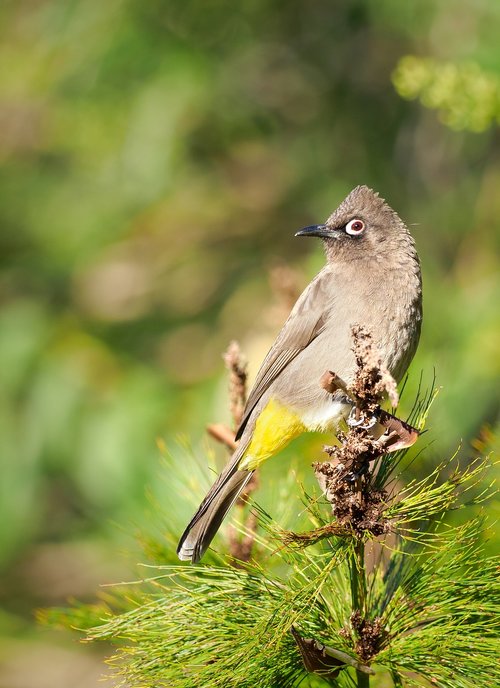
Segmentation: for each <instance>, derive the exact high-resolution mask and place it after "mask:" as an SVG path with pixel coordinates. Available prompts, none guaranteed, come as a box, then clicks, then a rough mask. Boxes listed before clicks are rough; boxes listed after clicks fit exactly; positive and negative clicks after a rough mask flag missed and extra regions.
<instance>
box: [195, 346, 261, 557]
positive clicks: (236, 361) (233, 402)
mask: <svg viewBox="0 0 500 688" xmlns="http://www.w3.org/2000/svg"><path fill="white" fill-rule="evenodd" d="M223 358H224V363H225V364H226V368H227V369H228V371H229V410H230V413H231V416H232V419H233V426H234V430H231V429H230V428H228V427H227V426H226V425H223V424H221V423H213V424H211V425H208V426H207V432H208V434H209V435H210V436H211V437H213V438H214V439H216V440H217V441H218V442H220V443H221V444H223V445H225V446H226V447H227V448H228V449H229V451H230V452H231V453H233V452H234V450H235V449H236V447H237V446H238V444H237V442H236V440H235V432H236V429H237V428H238V426H239V425H240V423H241V420H242V418H243V413H244V410H245V404H246V390H247V363H246V360H245V358H244V356H243V354H242V353H241V349H240V346H239V344H238V342H235V341H232V342H231V343H230V344H229V346H228V348H227V351H226V352H225V353H224V355H223ZM258 484H259V478H258V474H257V472H255V473H254V474H253V476H252V478H251V479H250V481H249V482H248V484H247V485H246V487H245V489H244V490H243V492H242V493H241V494H240V496H239V497H238V499H237V501H236V507H239V509H240V511H241V516H243V509H244V508H245V506H246V505H247V504H248V498H249V496H250V495H251V494H252V492H254V490H255V489H256V488H257V486H258ZM245 529H246V531H247V532H246V534H245V535H244V536H243V537H240V535H239V533H238V531H237V530H236V528H235V527H234V525H232V524H231V523H230V524H229V527H228V544H229V553H230V555H231V557H232V558H233V560H234V561H235V566H238V565H239V564H238V563H237V562H245V561H249V560H250V557H251V554H252V548H253V543H254V541H255V535H256V532H257V516H256V514H255V513H254V512H252V511H250V512H249V513H248V514H247V516H246V519H245Z"/></svg>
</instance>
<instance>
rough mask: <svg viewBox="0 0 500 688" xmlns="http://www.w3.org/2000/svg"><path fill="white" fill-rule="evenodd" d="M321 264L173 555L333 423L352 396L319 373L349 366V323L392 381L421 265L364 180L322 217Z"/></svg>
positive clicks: (189, 549) (416, 319)
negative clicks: (270, 463) (309, 434)
mask: <svg viewBox="0 0 500 688" xmlns="http://www.w3.org/2000/svg"><path fill="white" fill-rule="evenodd" d="M296 236H315V237H321V239H322V240H323V242H324V246H325V251H326V258H327V263H326V266H325V267H324V268H323V269H322V270H321V272H320V273H319V274H318V275H316V277H315V278H314V279H313V280H312V282H311V283H310V284H309V285H308V287H307V288H306V289H305V291H304V292H303V293H302V294H301V296H300V297H299V299H298V301H297V303H296V304H295V306H294V307H293V309H292V311H291V313H290V316H289V317H288V320H287V321H286V323H285V324H284V326H283V329H282V330H281V332H280V333H279V335H278V337H277V338H276V341H275V342H274V344H273V346H272V347H271V350H270V351H269V353H268V354H267V356H266V358H265V359H264V362H263V363H262V366H261V368H260V370H259V373H258V375H257V379H256V381H255V384H254V386H253V389H252V390H251V392H250V395H249V397H248V401H247V404H246V408H245V412H244V416H243V420H242V422H241V425H240V427H239V429H238V432H237V435H236V439H238V440H239V444H238V447H237V449H236V450H235V452H234V454H233V456H232V457H231V459H230V460H229V462H228V464H227V466H226V467H225V468H224V470H223V471H222V473H221V475H220V476H219V477H218V478H217V480H216V481H215V483H214V485H213V486H212V487H211V489H210V491H209V493H208V494H207V496H206V497H205V499H204V500H203V502H202V503H201V505H200V507H199V509H198V511H197V512H196V514H195V515H194V517H193V519H192V520H191V522H190V523H189V525H188V526H187V528H186V530H185V531H184V533H183V535H182V537H181V539H180V542H179V546H178V548H177V554H178V555H179V558H180V559H182V560H190V561H192V562H197V561H199V559H200V558H201V557H202V556H203V553H204V552H205V550H206V549H207V547H208V546H209V544H210V542H211V541H212V538H213V537H214V535H215V534H216V532H217V530H218V529H219V527H220V525H221V523H222V520H223V519H224V517H225V515H226V514H227V512H228V510H229V509H230V507H231V505H232V504H233V503H234V501H235V500H236V499H237V497H238V495H239V494H240V492H241V491H242V489H243V488H244V487H245V485H246V484H247V483H248V481H249V480H250V478H251V476H252V472H253V471H254V470H255V469H256V468H257V467H258V466H259V465H260V464H261V463H262V462H263V461H265V460H266V459H267V458H269V457H270V456H273V455H274V454H276V453H277V452H279V451H280V450H281V449H282V448H283V447H284V446H286V445H287V444H288V442H290V440H292V439H293V438H294V437H296V436H297V435H299V434H301V433H302V432H305V431H325V430H335V429H336V427H337V426H338V424H339V421H340V420H341V419H342V418H345V417H346V416H347V415H348V413H349V411H350V409H351V404H350V403H349V402H348V400H347V399H346V397H345V396H344V395H343V394H342V393H341V392H340V391H339V392H335V393H334V394H330V393H328V392H327V391H325V390H324V389H323V388H322V387H321V385H320V378H321V376H322V375H323V373H324V372H325V371H327V370H333V371H335V373H337V374H338V375H339V376H340V377H341V378H342V379H343V380H345V381H346V382H350V381H351V380H352V378H353V374H354V371H355V361H354V355H353V352H352V334H351V327H352V325H354V324H359V325H362V326H364V327H365V328H366V329H367V330H369V331H370V332H371V334H372V336H373V340H374V343H375V344H376V346H377V347H378V351H379V353H380V355H381V357H382V360H383V362H384V363H385V365H386V366H387V368H388V369H389V372H390V373H391V374H392V376H393V377H394V378H395V380H396V381H399V380H400V379H401V378H402V376H403V375H404V373H405V372H406V369H407V368H408V365H409V364H410V361H411V359H412V358H413V354H414V353H415V349H416V347H417V344H418V339H419V336H420V325H421V320H422V288H421V276H420V264H419V260H418V256H417V253H416V250H415V245H414V242H413V239H412V237H411V235H410V233H409V232H408V229H407V228H406V226H405V224H404V223H403V222H402V220H401V219H400V218H399V217H398V215H397V214H396V213H395V212H394V210H392V209H391V208H390V207H389V206H388V205H387V203H386V202H385V201H384V200H383V199H382V198H380V197H379V196H378V194H376V193H375V192H374V191H372V190H371V189H369V188H367V187H366V186H358V187H356V188H355V189H354V190H353V191H352V192H351V193H350V194H349V195H348V196H347V198H346V199H345V200H344V201H343V202H342V203H341V204H340V206H339V207H338V208H337V210H335V212H333V213H332V215H330V217H329V218H328V220H327V221H326V222H325V224H323V225H313V226H311V227H306V228H305V229H302V230H301V231H300V232H297V234H296Z"/></svg>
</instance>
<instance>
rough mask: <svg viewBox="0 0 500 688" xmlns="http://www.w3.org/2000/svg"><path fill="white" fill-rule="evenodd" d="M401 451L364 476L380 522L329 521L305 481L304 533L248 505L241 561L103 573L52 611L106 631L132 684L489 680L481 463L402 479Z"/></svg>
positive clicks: (495, 589)
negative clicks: (248, 551)
mask: <svg viewBox="0 0 500 688" xmlns="http://www.w3.org/2000/svg"><path fill="white" fill-rule="evenodd" d="M428 401H430V399H429V400H428ZM427 406H428V404H427V405H426V406H425V408H424V409H423V410H422V409H420V413H419V418H416V419H415V421H416V424H417V425H419V424H420V425H421V424H422V423H423V422H424V417H425V414H426V412H427ZM405 455H406V452H398V453H395V454H392V455H391V454H389V455H387V456H385V457H383V458H381V459H378V460H377V462H376V465H375V466H374V467H373V469H372V472H371V475H370V476H369V477H368V480H369V481H372V482H371V487H372V488H373V489H374V488H375V485H376V486H377V487H378V488H379V489H382V488H385V493H384V494H385V498H384V499H385V501H383V503H382V506H381V509H380V512H379V515H378V518H379V522H380V523H383V524H384V535H383V536H381V537H374V536H373V535H370V534H369V533H368V532H365V533H364V534H362V535H361V537H359V534H358V535H356V534H354V533H344V534H343V535H339V534H338V533H333V532H332V533H330V534H328V533H326V534H325V528H328V527H331V525H332V523H331V521H332V516H331V505H330V504H329V503H328V502H327V501H326V500H325V498H324V497H323V496H322V495H320V494H319V492H318V491H316V492H315V493H314V494H307V493H306V492H305V491H304V492H303V500H304V504H305V506H306V514H307V520H308V522H309V529H310V532H309V534H308V533H307V532H305V533H304V532H303V533H299V534H293V533H290V532H285V531H284V530H283V521H282V520H281V519H277V520H276V521H273V519H272V518H271V517H270V516H269V515H268V514H266V513H265V511H264V510H263V509H261V508H259V507H257V506H256V505H254V508H256V509H257V511H258V513H259V524H260V528H259V530H258V534H257V535H256V537H255V543H254V557H253V558H252V560H251V561H250V562H235V561H234V559H232V558H231V557H230V556H229V555H227V554H224V553H222V554H216V553H214V552H209V553H208V554H209V556H208V559H207V562H208V563H202V564H199V565H197V566H191V565H179V564H172V563H167V564H156V565H155V564H147V565H145V566H144V567H143V568H142V572H143V573H145V574H146V575H145V576H144V578H143V579H141V580H140V581H135V582H133V583H131V584H130V585H129V586H119V587H117V588H116V589H115V590H113V589H112V588H111V589H109V588H107V589H106V597H105V598H103V600H102V603H101V605H97V606H91V607H85V606H81V605H80V606H77V607H75V608H74V609H73V610H66V611H65V612H57V611H55V612H51V613H50V614H49V615H48V620H49V621H50V622H51V623H54V622H55V621H56V620H59V621H61V622H62V623H64V624H66V625H71V626H73V627H77V628H80V629H86V631H85V637H86V640H88V641H95V640H107V641H111V642H113V643H115V644H116V645H117V650H116V652H115V654H114V656H113V657H111V659H110V665H111V667H112V672H113V674H114V675H115V676H116V677H118V680H119V681H121V682H120V683H119V684H118V685H123V686H127V687H129V688H139V687H140V688H159V687H163V686H165V687H166V686H169V687H170V686H175V687H176V688H188V687H189V688H197V687H200V688H201V687H202V686H211V687H212V686H213V687H214V688H216V687H217V686H221V687H222V686H239V687H243V688H245V687H248V688H250V687H252V688H254V687H258V688H286V687H288V686H290V687H292V686H298V685H300V686H310V687H313V686H314V687H318V688H320V686H327V685H331V686H339V687H345V688H348V687H352V686H368V685H371V686H380V687H385V686H390V685H395V686H422V685H429V684H430V685H435V686H441V687H443V688H457V687H458V688H472V687H474V688H482V687H484V688H490V687H491V686H492V685H497V684H498V681H499V680H500V675H499V673H498V667H497V662H496V659H495V657H498V650H499V647H498V618H499V617H498V600H499V592H500V591H499V585H498V577H497V570H496V565H495V562H494V561H493V559H491V558H488V556H487V555H486V554H485V552H484V542H485V539H486V538H487V536H488V528H487V524H485V522H484V519H483V516H482V514H481V511H480V506H479V507H478V506H474V505H478V504H479V505H480V503H481V502H483V501H484V500H485V499H487V498H488V497H489V496H490V495H491V493H492V488H491V485H489V483H488V481H487V480H486V479H485V471H487V469H488V465H487V463H486V462H484V461H483V462H477V463H475V464H472V465H470V466H466V467H465V468H459V467H456V468H455V469H453V470H452V469H451V467H450V462H448V464H447V465H443V466H441V467H439V468H437V469H436V470H435V471H433V472H432V473H431V475H429V476H428V477H426V478H424V479H423V480H420V481H412V482H410V483H409V484H408V485H407V486H406V487H401V481H402V480H403V479H404V465H405V463H406V462H407V461H406V459H405ZM377 464H378V465H377ZM191 468H192V466H191ZM178 470H181V469H178ZM184 470H185V471H186V474H187V473H188V472H189V470H190V466H189V464H188V462H186V463H185V467H184ZM381 476H383V478H384V483H383V485H382V484H381ZM177 479H178V480H179V481H182V480H183V477H182V476H181V475H180V474H179V475H178V476H177ZM283 480H284V481H285V482H287V483H288V481H290V484H291V483H292V482H293V478H291V477H290V475H287V476H284V477H283ZM290 484H289V485H288V487H290ZM485 485H486V487H485ZM295 489H299V488H297V486H296V487H295ZM464 495H466V496H467V503H468V504H469V505H470V506H473V512H474V513H472V515H470V517H469V518H468V519H465V520H464V519H462V521H461V522H457V520H456V519H454V518H453V513H452V512H454V511H455V510H456V509H457V508H459V507H462V506H463V505H464V504H465V501H464ZM288 520H289V519H286V518H285V522H287V521H288ZM290 521H291V520H290ZM242 524H243V521H242V522H241V523H240V525H239V530H240V531H241V534H242V535H245V534H247V535H248V532H246V527H245V525H242ZM287 525H288V522H287ZM171 529H172V533H171V534H170V535H169V536H167V541H171V542H172V543H173V541H174V539H175V536H176V534H177V533H176V532H174V531H176V525H172V526H171ZM318 532H321V533H322V534H323V535H322V536H321V537H316V536H315V534H317V533H318ZM161 539H163V541H164V538H161ZM146 540H147V547H148V550H149V552H156V553H157V554H158V553H161V552H164V550H165V545H164V542H162V543H160V544H158V546H157V547H156V548H155V547H154V545H153V542H154V538H153V537H152V536H148V537H147V538H146ZM219 542H220V540H219ZM222 550H224V545H222ZM171 551H173V549H172V550H171ZM167 559H168V557H167ZM159 560H160V561H161V560H162V556H161V554H160V559H159ZM170 560H171V559H170ZM292 629H294V631H295V632H296V633H298V634H299V636H300V637H301V638H303V639H313V640H315V641H316V642H317V643H318V644H319V646H320V647H321V648H322V649H323V650H324V654H326V656H327V657H329V658H330V664H329V666H328V667H327V666H326V665H325V668H324V669H322V668H321V666H319V667H318V668H317V670H316V672H315V673H311V672H310V671H308V670H307V669H306V668H305V666H304V663H303V661H302V658H301V654H300V652H299V649H298V646H297V643H296V642H295V640H294V637H293V636H292V632H291V631H292ZM342 653H343V654H342ZM339 656H340V657H343V659H342V661H339V660H338V657H339ZM332 658H333V659H332ZM332 662H333V669H332ZM368 672H371V673H368Z"/></svg>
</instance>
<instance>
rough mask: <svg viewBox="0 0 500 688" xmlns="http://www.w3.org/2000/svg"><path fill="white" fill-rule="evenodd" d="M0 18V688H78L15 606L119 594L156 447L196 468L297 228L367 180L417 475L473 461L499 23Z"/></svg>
mask: <svg viewBox="0 0 500 688" xmlns="http://www.w3.org/2000/svg"><path fill="white" fill-rule="evenodd" d="M0 25H1V27H2V42H1V46H0V57H1V64H2V69H1V71H0V91H1V93H0V201H1V203H0V217H1V254H0V260H1V264H0V284H1V310H0V429H1V432H0V461H1V478H0V495H1V500H0V566H1V571H2V586H1V589H0V602H1V606H2V609H3V610H2V611H1V612H0V662H3V670H0V688H33V687H36V688H45V686H47V687H48V686H51V687H52V688H59V687H61V688H63V687H64V688H65V687H66V686H67V685H68V684H69V682H71V684H72V685H73V686H74V687H75V688H88V687H90V686H94V685H97V680H98V677H99V675H100V673H101V672H102V666H101V659H102V657H101V655H102V652H103V650H101V649H99V648H81V647H80V646H78V645H77V643H76V642H75V640H74V638H66V637H65V636H62V635H56V634H55V633H54V632H51V631H48V630H44V629H38V628H36V627H35V626H34V622H33V608H34V607H36V606H43V605H52V604H61V603H63V602H64V601H65V600H66V599H67V598H68V596H76V597H78V598H80V599H92V596H93V593H94V590H95V589H96V588H97V586H98V585H99V584H100V583H102V582H109V581H116V580H121V579H122V577H125V578H126V577H127V575H128V565H127V561H126V557H124V556H122V552H121V550H122V549H130V547H131V546H132V545H131V544H130V542H131V541H132V536H133V532H134V529H135V528H136V524H139V525H140V524H141V523H147V522H148V512H147V509H148V507H147V505H146V497H145V495H146V491H147V488H148V486H149V487H151V489H152V490H153V491H154V489H155V485H156V484H157V483H158V482H161V481H165V480H166V481H167V482H168V475H165V471H164V469H162V465H161V461H160V451H159V450H158V448H157V446H156V440H157V438H159V437H161V438H163V439H164V441H165V443H166V445H167V446H168V447H169V448H172V447H175V446H176V443H177V441H178V437H179V436H185V437H186V436H187V437H189V438H190V441H191V443H192V444H193V446H194V447H195V448H196V454H197V455H198V456H201V458H200V459H199V460H200V461H202V462H203V455H204V454H203V452H204V451H205V450H206V448H207V446H208V441H207V440H206V439H205V438H204V427H205V425H206V423H207V422H210V421H227V419H228V412H227V410H226V405H227V404H226V399H225V389H226V380H225V375H224V370H223V363H222V359H221V353H222V352H223V351H224V350H225V348H226V346H227V344H228V341H229V340H230V339H233V338H237V339H238V340H239V341H240V342H241V344H242V347H243V349H244V351H245V352H246V354H247V356H248V358H249V359H250V363H251V371H253V372H255V370H256V368H257V367H258V365H259V363H260V361H261V359H262V357H263V355H264V354H265V352H266V350H267V347H268V346H269V345H270V343H271V342H272V340H273V338H274V336H275V334H276V332H277V330H278V329H279V327H280V325H281V323H282V322H283V321H284V319H285V317H286V314H287V310H288V309H289V307H290V301H291V299H292V297H293V295H294V294H295V293H296V290H297V289H298V290H301V289H302V288H303V287H304V286H305V284H306V283H307V282H308V281H309V279H310V278H311V277H312V275H313V274H314V272H315V271H316V270H317V269H319V267H320V266H321V265H322V262H323V257H322V252H321V247H320V245H319V242H318V243H313V242H304V241H303V240H298V239H295V238H294V236H293V235H294V232H295V231H296V230H297V229H299V228H300V227H302V226H304V225H307V224H311V223H313V222H319V221H322V220H324V219H325V218H326V216H327V215H328V214H329V213H330V212H331V211H332V210H333V209H334V207H336V205H337V204H338V203H339V202H340V201H341V200H342V198H343V197H344V196H345V195H346V194H347V193H348V192H349V191H350V190H351V188H352V187H354V186H355V185H357V184H359V183H364V184H368V185H370V186H372V187H373V188H375V189H376V190H378V191H379V192H380V193H381V195H382V196H384V197H385V198H386V199H387V200H388V201H389V203H390V204H391V205H392V206H393V207H394V208H395V209H396V210H397V211H398V212H399V213H400V215H401V216H402V217H403V218H404V219H405V220H406V221H407V223H408V224H409V225H410V226H411V230H412V233H413V234H414V236H415V238H416V242H417V246H418V249H419V253H420V256H421V260H422V264H423V273H424V290H425V291H424V296H425V318H424V329H423V334H422V340H421V345H420V349H419V352H418V354H417V356H416V359H415V361H414V363H413V365H412V369H411V376H410V381H409V384H408V390H407V394H406V397H407V399H408V401H407V403H408V404H409V405H411V400H412V398H413V396H414V393H415V390H416V388H417V386H418V382H419V378H420V374H421V372H422V373H423V380H424V386H429V385H430V384H431V383H432V377H433V371H434V370H435V372H436V377H437V384H438V385H439V386H442V387H443V389H442V392H441V394H440V396H439V398H438V400H437V401H436V403H435V405H434V407H433V410H432V414H431V419H430V426H431V428H432V429H431V431H430V433H429V439H430V442H429V444H430V446H429V448H428V449H427V451H426V454H425V459H424V461H425V462H427V465H431V464H433V463H436V462H438V461H439V460H442V459H445V458H447V457H449V456H450V455H451V454H452V453H453V452H454V451H455V449H456V448H457V446H458V445H459V444H460V443H461V445H462V455H463V457H464V460H466V459H467V457H469V456H472V455H473V454H475V453H476V452H477V451H487V450H488V449H489V447H490V445H491V443H492V438H491V428H493V427H494V425H495V423H496V421H497V419H498V401H499V398H498V397H499V392H498V373H499V367H500V355H499V348H500V347H499V343H500V342H499V327H498V325H499V323H498V303H499V296H500V294H499V289H498V287H499V282H498V250H499V238H500V231H499V229H500V193H499V189H500V158H499V155H498V152H499V150H498V122H499V121H500V87H499V83H500V50H499V48H498V35H499V31H500V4H499V3H498V2H497V0H457V1H456V2H454V3H453V4H450V3H442V2H439V0H419V1H418V2H401V0H378V2H373V1H369V0H349V1H348V0H338V1H337V2H332V1H330V2H327V1H326V0H316V1H314V2H306V1H302V2H300V1H298V0H287V2H284V1H283V0H281V1H279V0H268V1H267V2H264V1H263V0H253V1H252V2H242V3H230V2H227V1H226V2H224V1H223V0H205V1H204V2H202V1H201V0H182V1H181V0H170V1H167V2H162V1H161V0H149V2H144V1H142V2H140V1H139V0H120V1H119V2H118V1H117V0H107V2H97V1H96V0H86V1H85V2H83V1H80V2H78V1H76V0H25V1H23V0H17V1H15V2H14V1H13V0H4V1H3V2H2V3H1V5H0ZM478 438H479V439H478ZM182 441H183V440H181V442H182ZM172 451H174V453H175V450H172ZM305 466H306V467H307V462H305ZM416 470H418V468H417V469H416ZM160 492H161V490H160ZM164 506H165V505H164ZM167 508H168V509H169V510H172V511H173V512H175V511H176V509H177V510H180V511H181V513H182V516H181V518H180V520H182V519H183V518H184V517H185V516H187V514H188V512H189V509H190V508H191V507H190V506H189V505H186V504H182V505H181V504H178V503H177V501H176V500H175V499H172V493H170V503H169V504H168V505H167Z"/></svg>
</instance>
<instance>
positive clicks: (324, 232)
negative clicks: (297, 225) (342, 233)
mask: <svg viewBox="0 0 500 688" xmlns="http://www.w3.org/2000/svg"><path fill="white" fill-rule="evenodd" d="M331 235H332V234H331V232H330V231H329V229H328V227H327V226H326V225H310V226H309V227H304V229H301V230H300V232H297V233H296V235H295V236H314V237H323V238H324V239H326V238H328V237H331Z"/></svg>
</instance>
